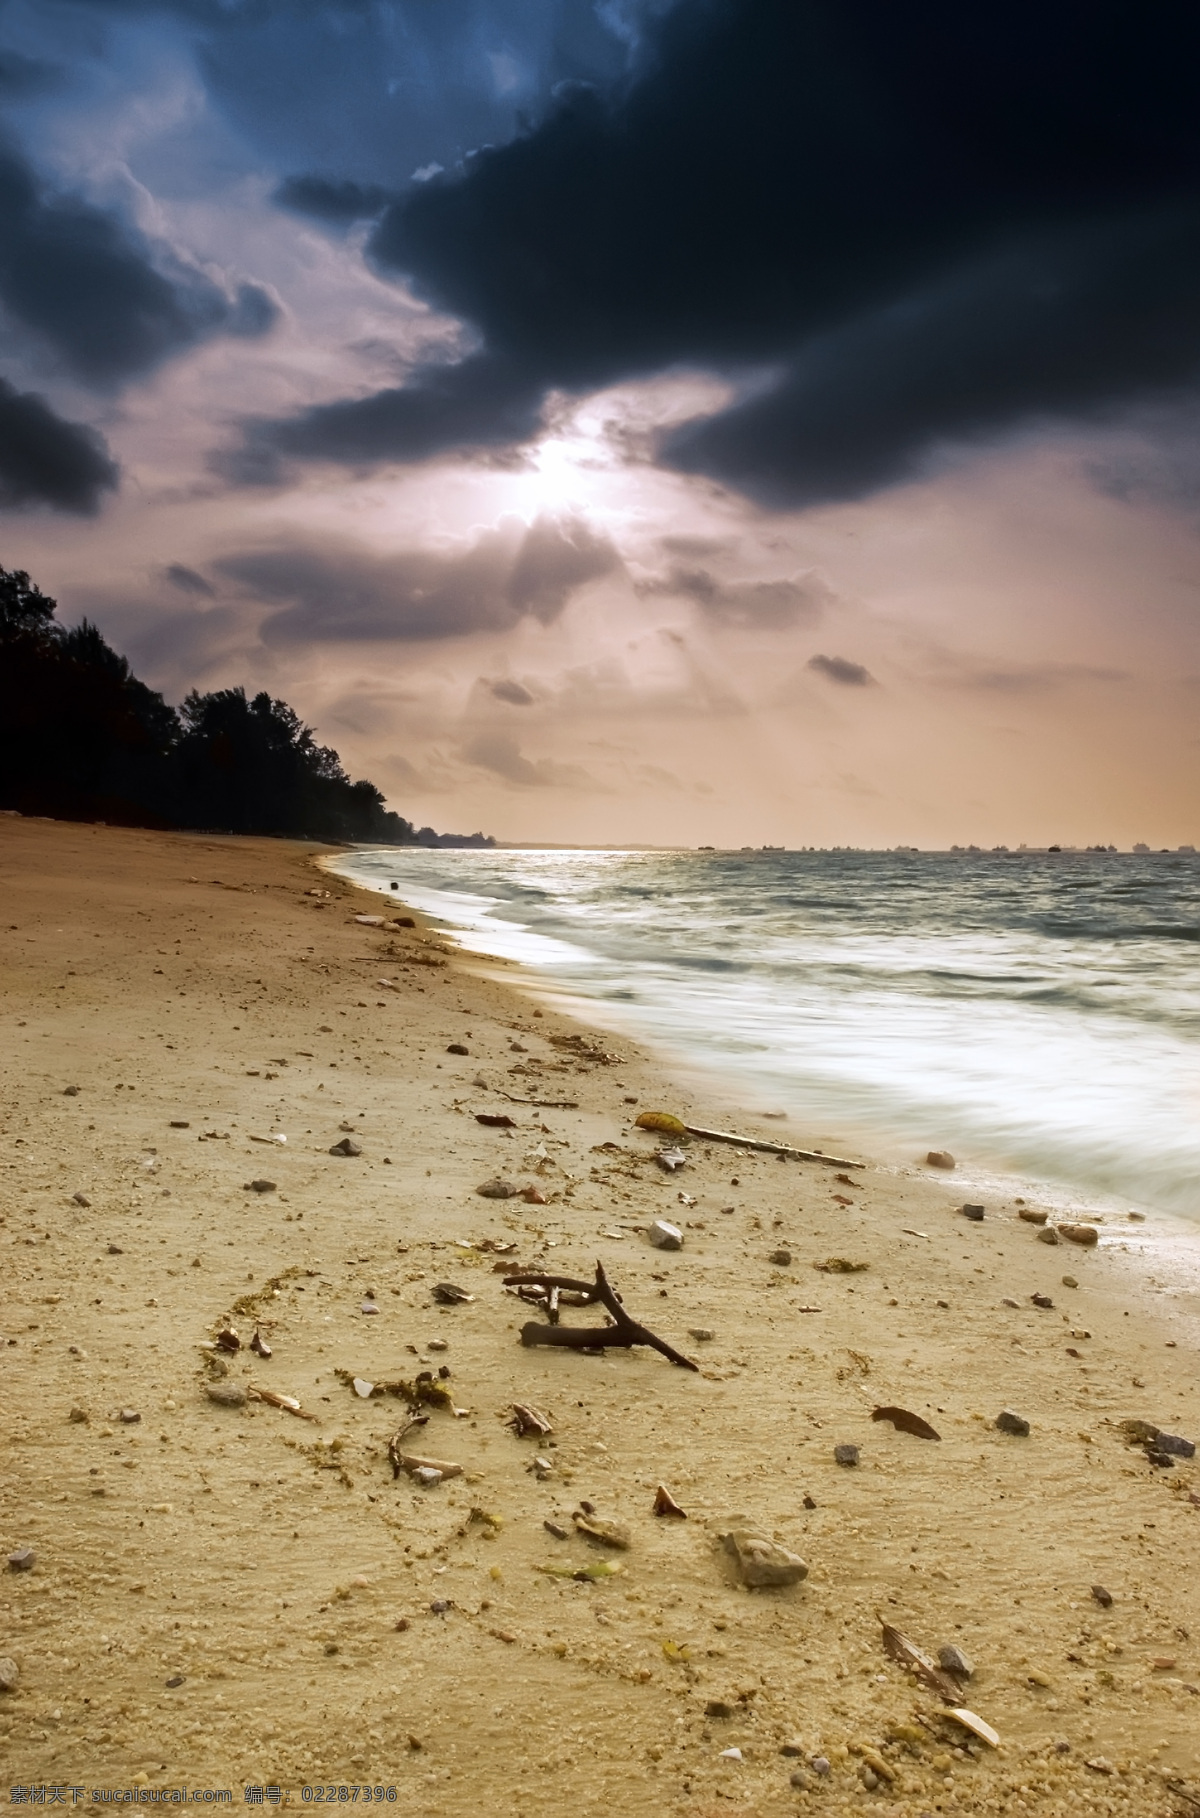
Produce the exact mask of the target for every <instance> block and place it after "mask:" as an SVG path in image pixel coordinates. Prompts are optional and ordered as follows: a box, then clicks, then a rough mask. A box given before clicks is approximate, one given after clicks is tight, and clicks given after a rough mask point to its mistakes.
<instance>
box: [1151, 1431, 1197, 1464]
mask: <svg viewBox="0 0 1200 1818" xmlns="http://www.w3.org/2000/svg"><path fill="white" fill-rule="evenodd" d="M1154 1443H1155V1445H1156V1446H1157V1447H1158V1449H1159V1451H1160V1452H1170V1453H1172V1454H1173V1455H1174V1456H1175V1457H1176V1458H1194V1457H1195V1456H1196V1447H1195V1444H1194V1442H1193V1441H1192V1440H1190V1439H1181V1438H1180V1437H1179V1435H1178V1433H1160V1434H1159V1435H1158V1437H1157V1438H1156V1439H1155V1441H1154Z"/></svg>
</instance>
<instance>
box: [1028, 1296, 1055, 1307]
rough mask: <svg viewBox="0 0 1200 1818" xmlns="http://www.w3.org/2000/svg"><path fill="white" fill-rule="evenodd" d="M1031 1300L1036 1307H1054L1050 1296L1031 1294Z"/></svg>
mask: <svg viewBox="0 0 1200 1818" xmlns="http://www.w3.org/2000/svg"><path fill="white" fill-rule="evenodd" d="M1029 1298H1030V1300H1031V1301H1032V1302H1033V1304H1034V1306H1035V1307H1052V1306H1053V1305H1054V1302H1053V1301H1052V1300H1051V1298H1050V1296H1049V1295H1048V1294H1031V1295H1030V1296H1029Z"/></svg>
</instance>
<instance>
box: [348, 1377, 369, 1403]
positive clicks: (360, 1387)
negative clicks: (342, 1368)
mask: <svg viewBox="0 0 1200 1818" xmlns="http://www.w3.org/2000/svg"><path fill="white" fill-rule="evenodd" d="M350 1386H351V1388H352V1389H353V1390H354V1393H355V1394H356V1395H361V1397H362V1399H363V1400H364V1401H369V1400H370V1399H371V1397H372V1395H373V1394H374V1393H375V1384H374V1383H373V1382H368V1381H367V1379H366V1377H365V1376H356V1377H355V1378H354V1379H353V1381H352V1382H351V1385H350Z"/></svg>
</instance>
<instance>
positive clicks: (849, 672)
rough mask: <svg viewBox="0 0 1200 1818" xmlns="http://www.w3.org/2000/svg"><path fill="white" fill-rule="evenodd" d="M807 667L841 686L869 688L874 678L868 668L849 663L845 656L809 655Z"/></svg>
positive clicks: (859, 664)
mask: <svg viewBox="0 0 1200 1818" xmlns="http://www.w3.org/2000/svg"><path fill="white" fill-rule="evenodd" d="M808 668H809V669H812V670H815V672H816V673H817V675H823V676H824V677H825V679H826V681H829V682H837V683H839V684H840V685H841V686H842V687H843V688H869V687H870V685H871V683H872V682H873V681H874V680H875V677H874V676H873V675H872V674H871V672H870V670H869V669H864V668H863V666H862V664H861V663H851V662H850V661H849V660H848V658H846V657H839V656H833V657H831V656H815V657H809V659H808Z"/></svg>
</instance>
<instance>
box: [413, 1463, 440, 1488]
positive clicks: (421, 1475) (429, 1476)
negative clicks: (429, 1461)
mask: <svg viewBox="0 0 1200 1818" xmlns="http://www.w3.org/2000/svg"><path fill="white" fill-rule="evenodd" d="M412 1474H413V1476H414V1477H415V1478H416V1480H417V1482H418V1483H423V1484H424V1485H425V1486H426V1488H427V1489H432V1487H433V1485H434V1484H435V1483H441V1481H442V1476H443V1473H442V1472H441V1471H438V1470H435V1469H434V1467H433V1466H432V1465H418V1466H417V1467H416V1469H415V1470H414V1471H413V1473H412Z"/></svg>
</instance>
